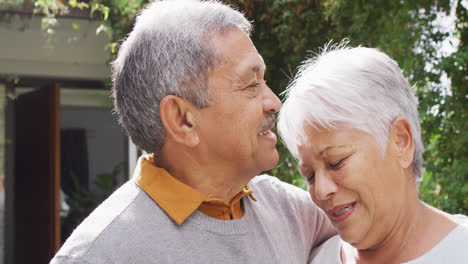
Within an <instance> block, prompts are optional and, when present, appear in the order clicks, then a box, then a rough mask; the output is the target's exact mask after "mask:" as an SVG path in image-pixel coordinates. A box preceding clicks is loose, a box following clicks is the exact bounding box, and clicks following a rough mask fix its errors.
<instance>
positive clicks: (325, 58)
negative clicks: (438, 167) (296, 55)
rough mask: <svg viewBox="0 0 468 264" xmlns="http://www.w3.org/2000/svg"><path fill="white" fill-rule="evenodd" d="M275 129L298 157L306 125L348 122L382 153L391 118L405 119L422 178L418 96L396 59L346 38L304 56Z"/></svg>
mask: <svg viewBox="0 0 468 264" xmlns="http://www.w3.org/2000/svg"><path fill="white" fill-rule="evenodd" d="M285 93H286V99H285V102H284V104H283V107H282V109H281V111H280V114H279V121H278V129H279V132H280V135H281V137H282V139H283V141H284V142H285V144H286V147H287V148H288V149H289V151H290V152H291V154H292V155H293V156H294V157H295V158H298V157H299V156H298V145H299V144H300V142H301V141H303V140H304V139H305V136H306V135H305V130H304V128H305V127H304V125H305V124H308V125H311V126H312V127H315V128H317V127H323V128H327V129H339V128H340V127H348V128H354V129H358V130H360V131H363V132H366V133H368V134H370V135H373V136H374V138H375V139H376V141H377V143H378V145H379V146H380V150H381V154H382V157H383V155H384V153H385V151H386V146H387V139H388V135H389V133H390V129H391V126H392V123H393V121H394V120H395V119H396V118H398V117H405V118H406V119H408V121H409V123H410V125H411V129H412V133H413V140H414V143H415V153H414V160H413V163H412V165H411V166H412V172H413V175H414V180H415V182H416V184H419V182H420V181H421V178H422V172H421V170H422V153H423V151H424V147H423V144H422V140H421V127H420V123H419V114H418V109H417V108H418V100H417V98H416V96H415V95H414V94H413V91H412V89H411V87H410V85H409V83H408V81H407V80H406V79H405V77H404V76H403V74H402V71H401V69H400V68H399V67H398V64H397V62H395V61H394V60H393V59H391V58H390V57H389V56H387V55H386V54H384V53H382V52H380V51H378V50H377V49H372V48H363V47H358V48H349V47H346V43H345V42H344V43H342V44H340V45H335V46H331V47H327V46H325V48H324V50H323V52H322V54H321V55H318V56H316V57H314V58H311V59H308V60H306V61H305V62H304V63H303V65H302V66H301V67H300V68H299V72H298V74H297V75H296V77H295V79H294V80H293V81H292V83H291V84H290V86H289V88H288V89H287V91H286V92H285Z"/></svg>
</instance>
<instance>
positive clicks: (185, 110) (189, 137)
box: [159, 95, 200, 147]
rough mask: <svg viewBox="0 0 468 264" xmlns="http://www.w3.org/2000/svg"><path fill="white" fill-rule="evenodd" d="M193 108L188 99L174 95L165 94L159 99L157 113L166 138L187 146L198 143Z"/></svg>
mask: <svg viewBox="0 0 468 264" xmlns="http://www.w3.org/2000/svg"><path fill="white" fill-rule="evenodd" d="M194 109H195V106H194V105H193V104H191V103H190V102H189V101H187V100H185V99H183V98H181V97H178V96H175V95H167V96H165V97H164V98H163V99H162V100H161V103H160V104H159V114H160V117H161V121H162V123H163V125H164V128H165V129H166V135H167V138H168V139H169V138H170V139H172V140H174V141H176V142H177V143H180V144H183V145H186V146H188V147H194V146H196V145H198V143H199V142H200V140H199V137H198V133H197V131H196V129H195V127H196V119H195V116H194V113H193V111H194Z"/></svg>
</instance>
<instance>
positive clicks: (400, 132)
mask: <svg viewBox="0 0 468 264" xmlns="http://www.w3.org/2000/svg"><path fill="white" fill-rule="evenodd" d="M391 133H392V136H391V139H392V140H393V143H394V147H395V150H396V153H397V156H398V161H399V163H400V165H401V166H402V167H403V168H408V167H410V166H411V164H412V163H413V158H414V141H413V132H412V129H411V125H410V123H409V121H408V120H407V119H406V118H404V117H399V118H397V119H395V121H393V123H392V132H391Z"/></svg>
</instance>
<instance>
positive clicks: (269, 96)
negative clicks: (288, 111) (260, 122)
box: [263, 86, 281, 113]
mask: <svg viewBox="0 0 468 264" xmlns="http://www.w3.org/2000/svg"><path fill="white" fill-rule="evenodd" d="M266 88H267V89H266V94H265V96H264V99H263V111H265V112H269V113H277V112H279V110H280V108H281V101H280V99H279V98H278V96H276V94H275V93H273V91H272V90H271V89H270V87H268V86H267V87H266Z"/></svg>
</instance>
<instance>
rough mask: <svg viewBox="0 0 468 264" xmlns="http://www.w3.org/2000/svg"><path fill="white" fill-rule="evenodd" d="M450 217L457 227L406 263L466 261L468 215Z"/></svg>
mask: <svg viewBox="0 0 468 264" xmlns="http://www.w3.org/2000/svg"><path fill="white" fill-rule="evenodd" d="M451 219H452V220H453V221H455V222H456V223H457V224H458V225H457V227H455V228H454V229H453V230H452V231H451V232H450V233H448V234H447V235H446V236H445V237H444V238H443V239H442V240H441V241H440V242H439V243H438V244H437V245H436V246H435V247H434V248H432V249H431V250H430V251H429V252H427V253H426V254H424V255H423V256H421V257H419V258H417V259H415V260H412V261H409V262H406V263H407V264H419V263H425V264H427V263H454V264H457V263H466V261H467V260H468V250H467V249H468V248H467V244H468V217H467V216H465V215H451Z"/></svg>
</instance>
